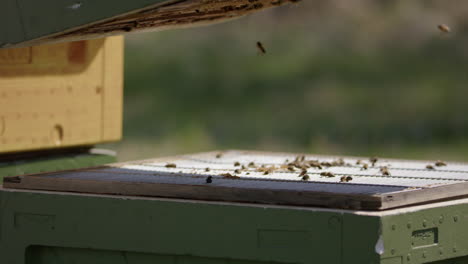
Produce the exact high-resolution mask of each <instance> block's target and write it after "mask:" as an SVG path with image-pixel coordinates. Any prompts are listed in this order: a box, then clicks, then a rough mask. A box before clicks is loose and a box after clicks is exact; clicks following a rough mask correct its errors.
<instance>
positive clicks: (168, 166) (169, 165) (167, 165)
mask: <svg viewBox="0 0 468 264" xmlns="http://www.w3.org/2000/svg"><path fill="white" fill-rule="evenodd" d="M166 168H177V165H176V164H174V163H168V164H166Z"/></svg>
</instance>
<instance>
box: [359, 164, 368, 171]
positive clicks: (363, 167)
mask: <svg viewBox="0 0 468 264" xmlns="http://www.w3.org/2000/svg"><path fill="white" fill-rule="evenodd" d="M367 169H369V165H368V164H367V163H363V164H362V167H361V170H367Z"/></svg>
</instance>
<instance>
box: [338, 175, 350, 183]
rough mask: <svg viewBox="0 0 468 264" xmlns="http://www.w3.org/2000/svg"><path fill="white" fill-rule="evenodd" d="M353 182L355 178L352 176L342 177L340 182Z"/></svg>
mask: <svg viewBox="0 0 468 264" xmlns="http://www.w3.org/2000/svg"><path fill="white" fill-rule="evenodd" d="M352 180H353V177H351V176H342V177H341V179H340V182H350V181H352Z"/></svg>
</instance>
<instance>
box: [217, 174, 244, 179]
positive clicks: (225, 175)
mask: <svg viewBox="0 0 468 264" xmlns="http://www.w3.org/2000/svg"><path fill="white" fill-rule="evenodd" d="M220 176H223V178H226V179H240V177H239V176H234V175H232V174H231V173H224V174H221V175H220Z"/></svg>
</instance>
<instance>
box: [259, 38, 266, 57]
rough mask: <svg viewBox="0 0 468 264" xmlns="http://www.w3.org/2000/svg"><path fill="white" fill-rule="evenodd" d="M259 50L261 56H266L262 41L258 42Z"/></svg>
mask: <svg viewBox="0 0 468 264" xmlns="http://www.w3.org/2000/svg"><path fill="white" fill-rule="evenodd" d="M257 50H258V52H259V53H260V54H261V55H265V54H266V49H265V47H264V46H263V44H262V43H261V42H260V41H257Z"/></svg>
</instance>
